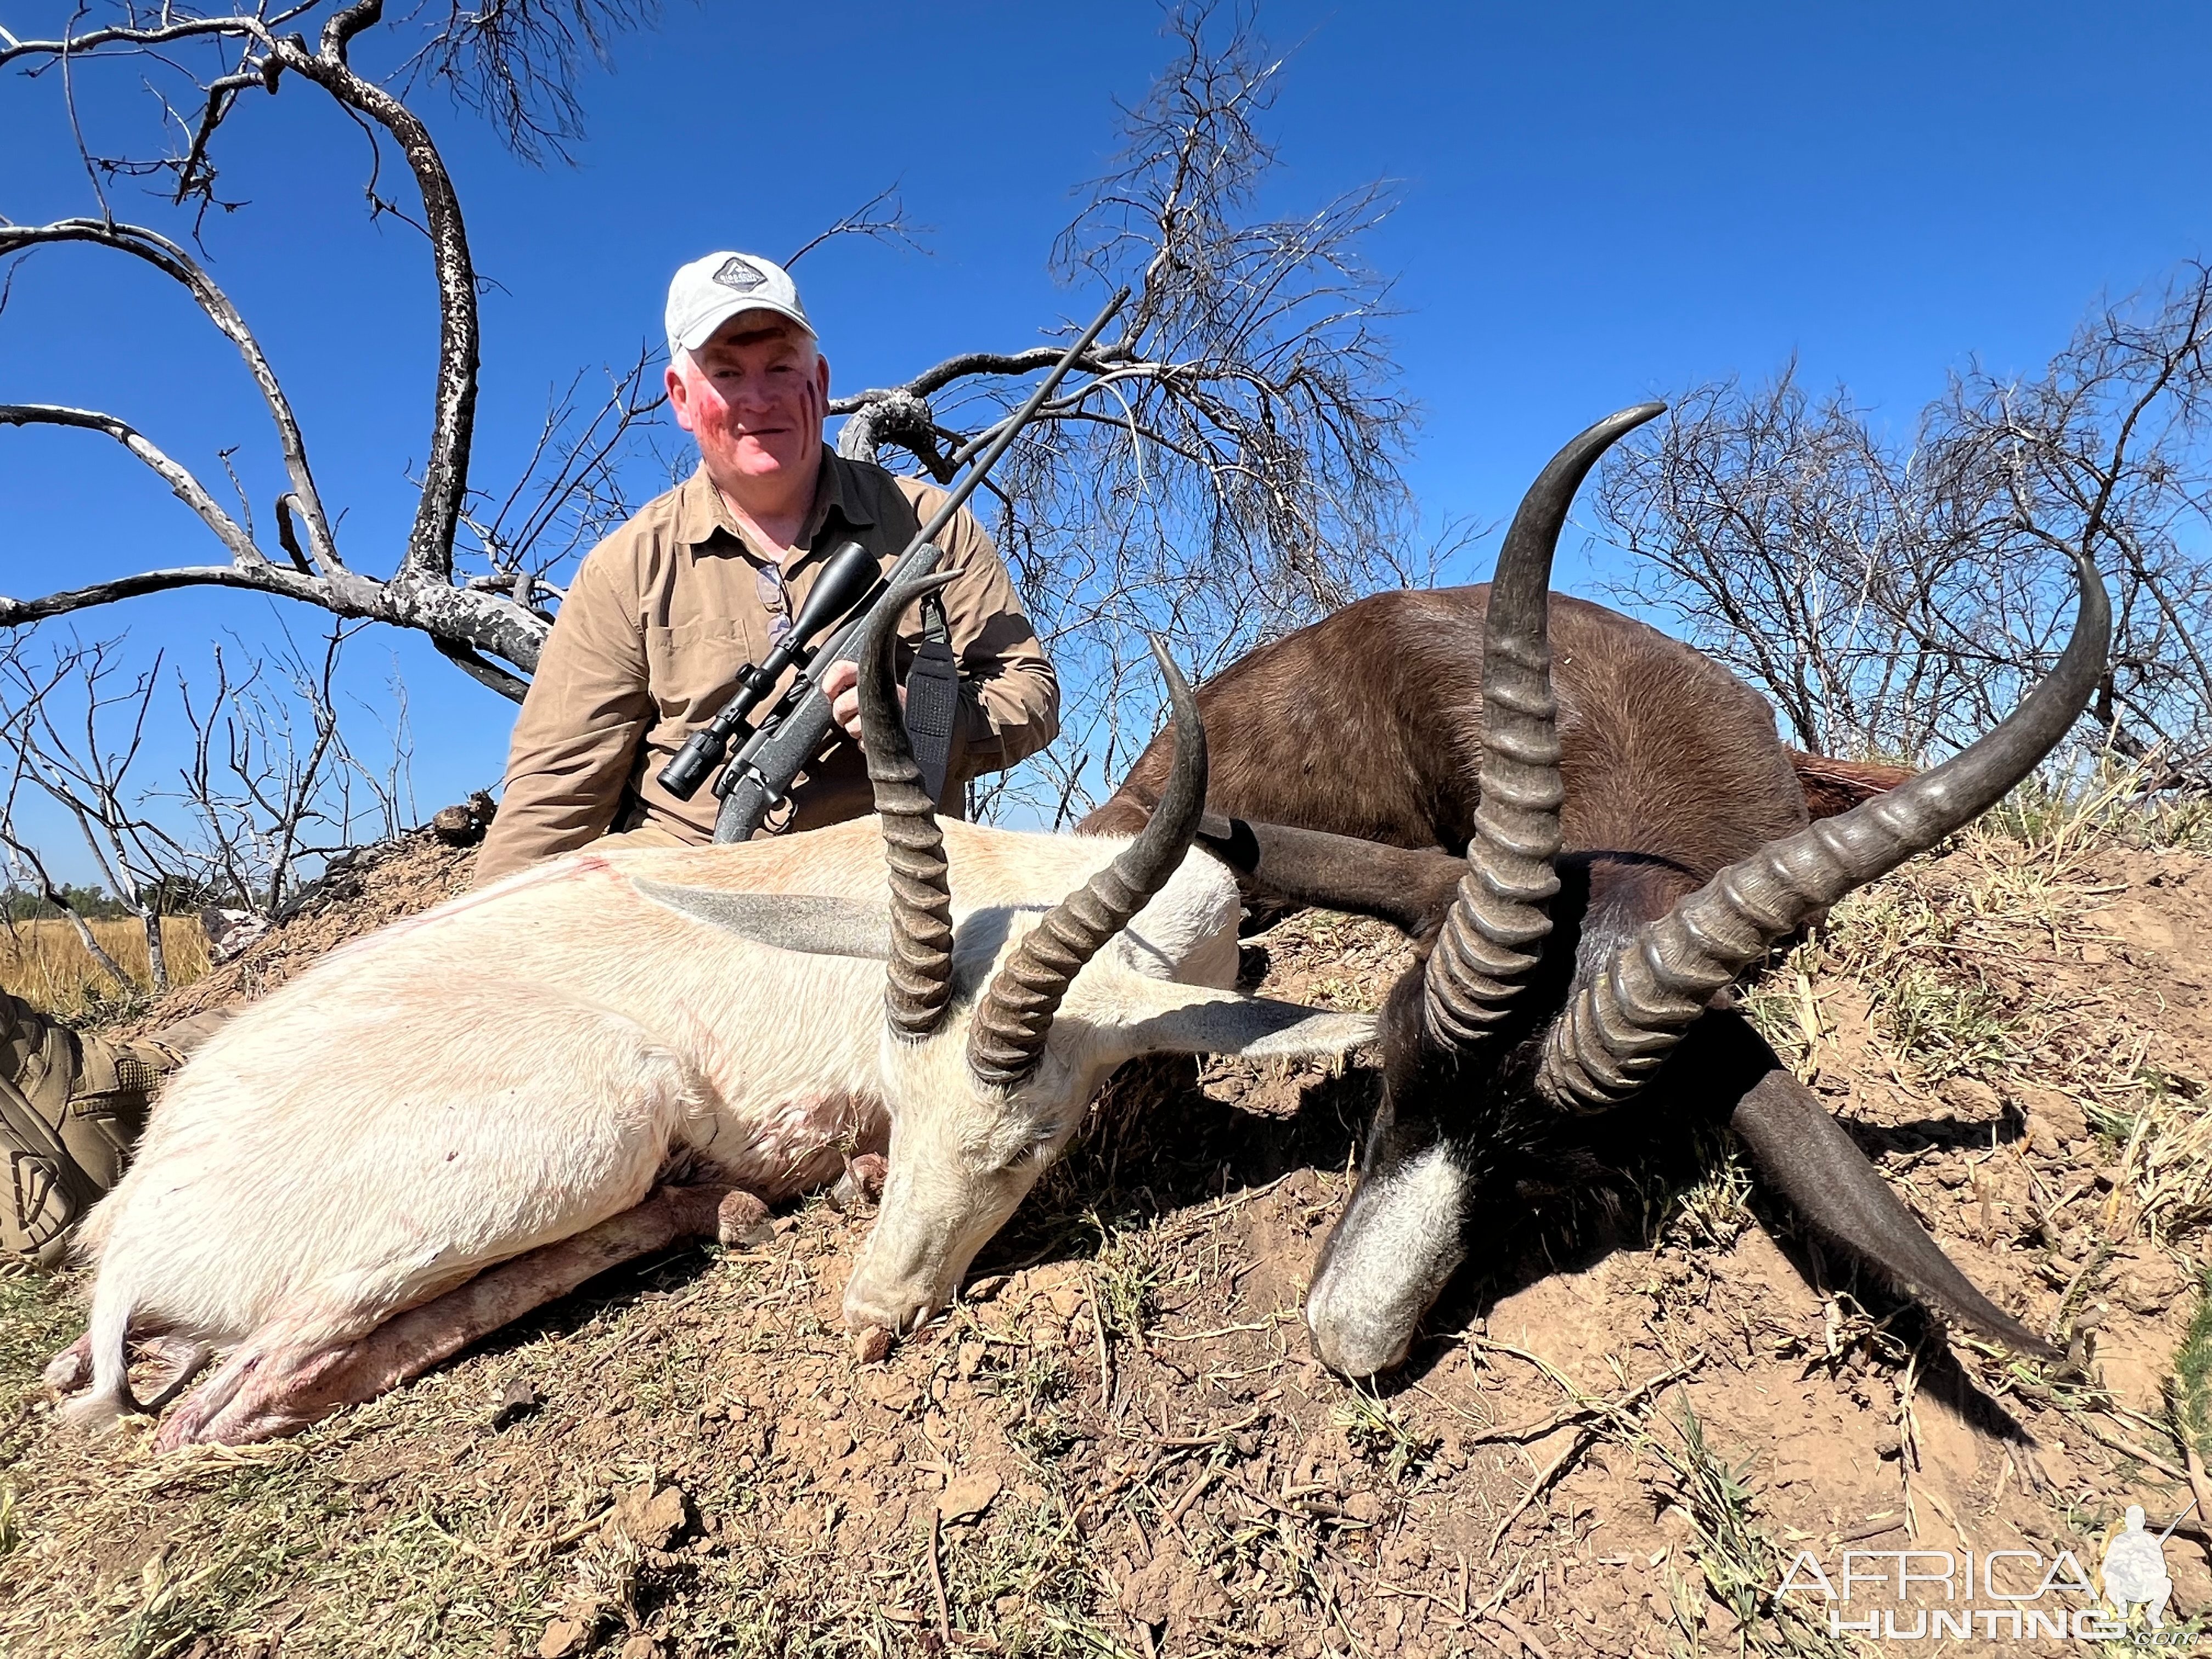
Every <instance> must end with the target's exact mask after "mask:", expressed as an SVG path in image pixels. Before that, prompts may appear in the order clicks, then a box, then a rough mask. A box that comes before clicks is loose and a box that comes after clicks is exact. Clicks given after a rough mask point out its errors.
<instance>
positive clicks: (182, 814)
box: [0, 623, 414, 990]
mask: <svg viewBox="0 0 2212 1659" xmlns="http://www.w3.org/2000/svg"><path fill="white" fill-rule="evenodd" d="M362 626H363V624H361V623H353V624H350V625H348V624H343V623H341V624H339V625H337V626H336V627H334V628H333V629H331V633H330V634H329V635H328V636H327V637H326V638H325V640H324V641H323V648H322V650H321V652H320V653H319V655H317V656H316V657H314V658H312V659H310V658H309V657H307V656H306V655H305V654H304V653H301V652H300V651H299V650H298V649H297V648H296V647H293V646H292V644H291V642H290V641H289V638H287V639H286V641H284V644H283V648H282V649H280V650H279V651H278V652H276V653H268V654H264V655H263V656H262V657H261V659H260V661H259V664H258V666H256V667H255V668H253V669H252V670H251V671H248V672H247V673H246V674H245V675H243V676H242V677H240V676H237V675H234V673H233V672H232V671H231V666H230V665H231V661H232V659H233V658H234V656H236V655H240V654H245V653H243V651H242V648H240V647H235V646H234V647H233V649H232V651H231V652H229V653H226V652H225V651H224V649H223V648H222V647H220V646H218V647H216V649H215V652H214V662H213V667H212V671H211V673H210V674H209V675H206V676H204V677H202V679H201V685H202V687H203V689H202V690H200V691H197V692H195V691H194V690H192V685H191V679H190V678H188V677H187V676H186V675H185V674H184V673H183V672H181V671H179V672H178V673H177V675H176V678H175V691H176V693H177V696H178V697H179V702H180V706H181V708H182V709H183V712H184V714H185V719H186V720H187V721H188V722H189V724H190V726H191V738H190V740H189V742H188V744H187V745H186V754H187V759H186V761H185V764H184V765H182V766H181V767H179V769H178V770H177V773H176V775H175V777H174V779H173V781H167V780H165V779H163V778H162V777H161V776H160V775H149V765H151V764H152V763H153V756H154V753H155V750H156V748H157V747H158V742H157V740H155V738H154V734H153V732H152V731H151V726H152V724H153V721H154V717H155V708H156V705H157V698H158V697H159V696H160V693H161V691H162V690H163V689H164V687H165V684H166V682H165V680H164V678H163V668H164V658H163V656H162V655H161V654H159V653H157V654H156V656H155V659H154V661H153V663H152V664H151V665H150V666H149V667H147V668H145V669H144V670H143V671H132V670H131V669H130V668H129V667H128V666H127V665H125V660H124V657H123V653H122V642H121V641H117V640H102V641H94V643H91V644H83V643H80V642H75V641H72V642H71V643H70V644H67V645H57V646H54V647H49V648H48V649H47V650H46V653H44V654H43V655H41V654H39V653H34V652H33V651H32V650H29V649H27V648H25V647H21V646H17V647H14V648H11V649H9V651H8V652H6V653H4V654H3V655H0V744H4V746H5V748H6V750H7V752H8V754H9V771H8V775H7V777H6V780H5V787H4V790H0V854H4V855H5V857H6V860H7V863H8V866H9V873H10V875H11V876H12V878H14V881H15V884H16V885H18V886H21V887H25V888H27V889H29V890H32V891H34V892H36V893H38V894H39V895H40V896H42V897H44V898H46V900H47V901H49V902H51V903H52V904H54V905H55V906H56V907H57V908H58V909H60V911H61V912H62V913H63V915H65V916H67V917H68V918H69V919H70V921H71V922H72V923H73V924H74V925H75V927H76V932H77V934H78V937H79V938H80V939H82V941H83V942H84V944H85V947H86V949H87V950H88V951H90V952H91V953H92V954H93V956H94V958H95V959H96V960H97V961H98V962H99V963H100V967H101V969H102V970H103V971H104V972H106V973H108V974H109V975H110V976H111V977H112V978H113V979H114V980H115V981H116V983H117V984H118V986H122V987H127V986H128V985H129V984H130V981H129V979H128V978H127V976H126V975H125V974H124V972H123V970H122V969H120V968H119V967H118V966H117V965H116V963H115V962H114V961H113V959H112V957H110V956H109V955H108V953H107V952H106V951H103V950H102V949H101V948H100V945H99V943H98V941H97V939H95V938H94V935H93V933H92V930H91V928H90V927H89V926H88V924H87V922H86V920H85V918H84V917H82V915H79V914H78V913H77V911H76V908H75V907H74V906H73V905H72V904H71V903H70V900H69V896H68V890H67V888H66V887H65V886H64V884H61V883H59V882H58V881H57V880H56V879H55V878H54V877H53V875H52V868H51V863H50V860H49V857H48V856H47V855H46V854H43V853H42V852H41V851H40V847H39V845H38V838H37V836H36V835H35V833H34V825H33V822H32V814H31V812H30V811H29V810H28V809H29V806H30V805H31V803H33V802H36V801H43V802H44V803H45V804H46V810H47V811H49V812H50V813H58V815H59V816H60V817H62V818H63V819H64V821H65V822H67V823H70V824H72V825H73V826H74V827H75V829H76V831H77V833H78V835H79V836H80V838H81V839H82V842H84V845H85V848H86V851H87V853H88V854H89V856H90V859H91V862H92V864H93V866H94V868H95V869H97V870H98V872H99V873H100V881H101V884H103V885H104V886H105V887H106V889H107V890H108V892H109V893H111V894H112V895H113V896H114V897H115V898H116V899H117V900H118V901H119V902H121V903H122V904H123V905H124V906H125V908H128V909H129V910H130V911H131V913H132V914H133V915H136V916H137V919H138V921H139V925H140V927H141V928H142V930H143V932H144V933H145V936H146V947H147V957H148V961H149V964H150V967H151V971H152V975H153V981H154V985H155V989H157V990H158V989H161V988H162V987H165V986H166V985H167V982H168V963H167V953H166V951H165V950H164V948H163V941H162V938H161V917H162V916H164V915H173V914H176V913H177V912H179V910H183V909H187V908H194V907H197V906H199V905H201V904H204V903H208V902H220V903H224V904H228V905H231V906H234V907H236V908H238V909H240V910H241V911H243V912H245V913H246V914H247V915H250V916H252V917H253V918H256V919H258V920H261V921H266V920H268V919H269V918H270V917H271V916H273V915H275V914H276V912H277V910H278V909H279V908H280V907H281V906H282V905H283V902H284V901H285V900H286V899H287V898H288V897H289V896H290V895H291V894H292V893H293V892H294V891H295V890H296V889H297V887H298V886H299V885H300V884H301V882H302V881H303V880H305V879H307V878H311V877H312V876H313V874H315V873H316V872H317V870H318V868H319V862H320V860H323V859H325V858H327V857H328V856H330V855H331V854H335V853H337V852H339V851H341V850H343V849H344V848H350V847H356V846H359V845H361V844H362V842H365V841H373V840H380V839H382V838H385V837H386V836H392V835H396V834H398V832H399V831H400V830H402V829H405V828H407V827H408V825H409V824H410V823H411V822H412V821H413V818H414V803H413V799H412V796H411V793H410V787H409V784H408V776H407V774H408V766H409V762H410V758H411V757H410V746H409V739H408V736H407V729H406V710H405V702H404V693H402V692H399V691H398V690H397V688H395V698H396V701H395V707H394V712H393V715H392V720H391V723H390V726H389V728H388V731H387V733H386V735H387V738H388V749H387V752H386V757H385V758H384V759H383V761H382V762H380V763H378V764H374V765H372V764H371V763H368V761H367V760H366V759H365V758H364V757H362V755H361V754H360V753H359V752H358V751H357V750H356V749H355V748H354V746H353V745H352V744H350V743H349V741H348V739H347V738H346V737H345V736H344V734H343V732H342V731H341V729H340V725H341V723H340V720H339V708H338V693H337V673H338V663H339V656H340V653H341V650H342V648H343V646H344V644H345V642H346V641H347V640H348V639H349V638H350V637H351V636H352V635H354V634H356V633H357V632H358V631H359V630H360V629H361V628H362ZM210 685H211V686H212V688H213V689H212V690H211V691H210V690H206V689H205V688H207V687H208V686H210ZM355 723H356V725H358V723H359V721H358V717H357V718H356V722H355Z"/></svg>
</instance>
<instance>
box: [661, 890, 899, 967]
mask: <svg viewBox="0 0 2212 1659" xmlns="http://www.w3.org/2000/svg"><path fill="white" fill-rule="evenodd" d="M630 885H631V886H633V887H635V889H637V890H638V892H639V894H640V895H641V896H643V897H646V898H648V899H651V900H652V901H653V902H654V903H655V904H658V905H661V906H663V907H665V908H668V909H671V910H673V911H675V912H676V913H677V914H678V915H683V916H688V917H690V919H691V920H692V921H703V922H705V923H706V924H707V925H708V927H719V928H720V929H721V930H722V931H723V932H724V933H735V934H736V935H737V936H738V938H739V939H750V940H751V941H752V942H753V943H754V944H756V945H768V946H769V947H770V948H771V949H773V950H777V951H800V952H802V953H803V954H805V955H807V956H816V957H866V958H868V959H869V960H871V961H875V962H888V961H889V960H890V954H891V921H890V912H889V911H887V910H886V909H884V907H883V906H882V905H880V904H869V903H866V902H863V901H862V900H860V899H846V898H826V897H823V896H820V895H817V894H813V893H732V892H727V891H725V890H722V889H720V888H718V887H676V886H671V885H670V884H668V883H666V882H660V881H648V880H647V879H646V878H644V877H642V876H634V877H632V878H630Z"/></svg>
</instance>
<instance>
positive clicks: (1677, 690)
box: [1078, 583, 1834, 908]
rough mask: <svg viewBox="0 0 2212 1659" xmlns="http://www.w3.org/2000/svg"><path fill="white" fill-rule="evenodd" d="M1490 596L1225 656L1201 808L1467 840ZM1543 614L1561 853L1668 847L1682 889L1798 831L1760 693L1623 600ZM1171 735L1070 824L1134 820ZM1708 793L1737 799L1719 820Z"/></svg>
mask: <svg viewBox="0 0 2212 1659" xmlns="http://www.w3.org/2000/svg"><path fill="white" fill-rule="evenodd" d="M1489 598H1490V587H1489V585H1488V584H1487V583H1484V584H1482V585H1480V586H1474V587H1451V588H1437V589H1434V590H1428V591H1419V590H1408V591H1404V592H1388V593H1377V594H1375V595H1373V596H1372V597H1370V598H1368V599H1362V600H1360V601H1359V602H1358V604H1356V605H1347V606H1346V607H1345V608H1344V609H1343V610H1342V611H1338V612H1337V613H1336V614H1335V615H1334V616H1332V617H1327V618H1325V619H1324V620H1322V621H1321V622H1318V623H1314V624H1313V625H1312V626H1310V627H1309V628H1303V629H1299V630H1298V631H1297V633H1295V634H1290V635H1285V637H1283V638H1282V639H1279V640H1277V641H1273V643H1271V644H1267V645H1263V646H1261V647H1260V648H1259V649H1258V650H1256V651H1254V652H1252V653H1249V655H1247V656H1245V657H1243V658H1241V659H1238V660H1237V661H1236V662H1234V663H1232V664H1231V665H1229V666H1228V667H1227V668H1225V669H1224V670H1223V671H1221V672H1220V673H1219V674H1218V676H1216V677H1215V678H1213V679H1212V680H1211V681H1209V682H1208V683H1207V684H1206V685H1204V686H1202V687H1201V688H1200V690H1199V693H1198V702H1199V708H1200V711H1201V713H1202V714H1204V716H1205V720H1206V733H1207V736H1208V738H1209V739H1210V742H1211V748H1212V775H1211V778H1210V780H1209V782H1208V785H1207V789H1206V803H1207V805H1209V806H1210V807H1212V809H1213V810H1214V811H1218V812H1225V813H1228V814H1230V815H1231V816H1233V817H1240V818H1250V819H1255V820H1259V821H1263V822H1266V823H1285V824H1292V825H1296V826H1297V827H1300V828H1303V829H1322V830H1327V831H1329V832H1331V833H1333V834H1336V835H1343V836H1358V837H1360V838H1362V839H1364V840H1367V841H1376V842H1388V843H1389V844H1391V845H1394V846H1398V847H1408V848H1428V847H1442V848H1446V849H1447V850H1449V851H1450V852H1453V853H1455V854H1456V853H1462V852H1464V851H1465V849H1466V847H1467V842H1468V836H1469V835H1470V834H1471V833H1472V831H1473V829H1474V809H1475V806H1476V804H1477V802H1478V800H1479V799H1480V795H1479V792H1478V790H1477V788H1476V782H1475V780H1476V775H1477V772H1478V770H1479V769H1480V764H1481V759H1482V753H1481V750H1482V629H1483V617H1484V613H1485V610H1486V606H1487V605H1488V603H1489ZM1551 610H1552V615H1551V641H1552V653H1553V686H1554V689H1555V690H1556V692H1557V695H1558V696H1559V738H1560V743H1561V746H1562V748H1563V749H1564V750H1565V762H1564V770H1565V784H1566V796H1567V798H1566V807H1565V819H1564V824H1563V828H1564V831H1565V838H1566V851H1568V852H1569V853H1607V852H1611V853H1639V854H1654V855H1657V856H1659V857H1662V858H1664V859H1666V860H1668V861H1669V862H1670V863H1672V864H1673V865H1674V866H1676V867H1677V868H1678V870H1679V871H1680V874H1681V877H1682V878H1683V879H1682V884H1681V887H1680V890H1682V891H1687V890H1689V889H1690V888H1692V887H1695V886H1697V885H1699V884H1701V883H1702V882H1703V881H1704V880H1705V878H1707V877H1709V876H1711V874H1712V873H1713V872H1715V871H1717V870H1718V869H1720V868H1721V867H1722V866H1723V865H1726V864H1728V863H1729V862H1730V861H1732V860H1735V859H1738V858H1741V857H1742V856H1744V855H1745V854H1747V853H1749V852H1751V851H1753V849H1755V848H1758V847H1759V846H1760V845H1761V844H1763V843H1764V842H1767V841H1769V840H1771V839H1772V838H1773V837H1775V836H1784V835H1788V834H1789V833H1790V832H1791V831H1792V830H1795V829H1802V827H1803V826H1804V825H1805V823H1807V822H1808V811H1807V790H1806V788H1805V787H1803V786H1802V783H1801V781H1800V775H1799V773H1798V772H1797V771H1796V769H1794V768H1793V766H1792V763H1791V759H1790V757H1791V756H1792V755H1793V754H1794V753H1795V752H1796V751H1794V750H1789V749H1787V748H1785V747H1784V745H1783V744H1782V742H1781V740H1780V738H1778V736H1777V734H1776V732H1775V726H1774V714H1773V711H1772V710H1771V708H1768V706H1767V704H1766V702H1765V699H1763V698H1762V697H1760V696H1759V695H1758V694H1757V693H1756V692H1754V691H1753V690H1751V689H1750V688H1749V687H1748V686H1747V685H1745V684H1743V683H1742V682H1741V680H1739V679H1737V678H1735V676H1734V675H1732V674H1730V673H1729V671H1727V670H1726V669H1724V668H1723V667H1721V666H1720V665H1719V664H1717V663H1716V662H1714V661H1713V660H1712V659H1711V658H1709V657H1705V656H1703V655H1701V654H1699V653H1698V652H1696V651H1693V650H1692V649H1691V648H1690V647H1688V646H1686V645H1684V644H1682V643H1681V642H1680V641H1677V640H1671V639H1668V637H1667V636H1666V635H1663V634H1662V633H1660V632H1659V631H1658V630H1657V629H1653V628H1649V627H1646V626H1645V625H1644V623H1639V622H1636V621H1634V620H1632V618H1630V617H1624V616H1622V615H1621V614H1620V612H1618V611H1608V610H1607V609H1606V608H1605V607H1604V606H1602V605H1592V604H1590V603H1589V601H1588V600H1585V599H1570V598H1568V597H1566V596H1565V595H1564V594H1557V593H1555V594H1553V596H1552V607H1551ZM1169 755H1170V741H1169V738H1168V737H1167V735H1166V734H1163V735H1162V736H1161V737H1160V738H1156V739H1155V740H1154V741H1153V743H1152V745H1151V746H1150V747H1149V748H1147V749H1146V751H1145V752H1144V754H1143V755H1142V756H1141V757H1139V760H1138V762H1137V764H1136V765H1135V767H1134V768H1133V769H1131V771H1130V773H1129V775H1128V778H1127V781H1125V782H1123V784H1122V785H1121V788H1120V789H1118V790H1116V791H1115V793H1114V795H1113V796H1112V798H1110V799H1108V800H1107V801H1106V802H1105V803H1103V805H1100V806H1099V807H1098V809H1097V811H1094V812H1092V813H1091V815H1090V816H1089V817H1086V818H1085V820H1084V821H1083V823H1081V824H1079V826H1078V829H1079V830H1082V831H1085V832H1088V833H1092V834H1127V833H1130V832H1132V831H1133V829H1135V828H1136V827H1137V826H1138V825H1139V824H1140V823H1142V822H1143V821H1144V819H1145V818H1146V817H1147V816H1148V815H1149V814H1150V811H1151V809H1152V804H1153V802H1154V801H1156V800H1157V799H1158V794H1159V789H1160V785H1161V781H1162V780H1164V777H1165V776H1166V774H1167V765H1168V760H1169ZM1809 758H1816V759H1817V758H1818V757H1809ZM1822 764H1823V765H1824V766H1825V765H1832V764H1834V763H1828V762H1825V761H1824V762H1822ZM1716 800H1720V801H1726V802H1727V803H1729V811H1726V812H1723V813H1716V812H1715V811H1713V810H1712V804H1713V803H1714V802H1715V801H1716ZM1662 908H1663V907H1662Z"/></svg>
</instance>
